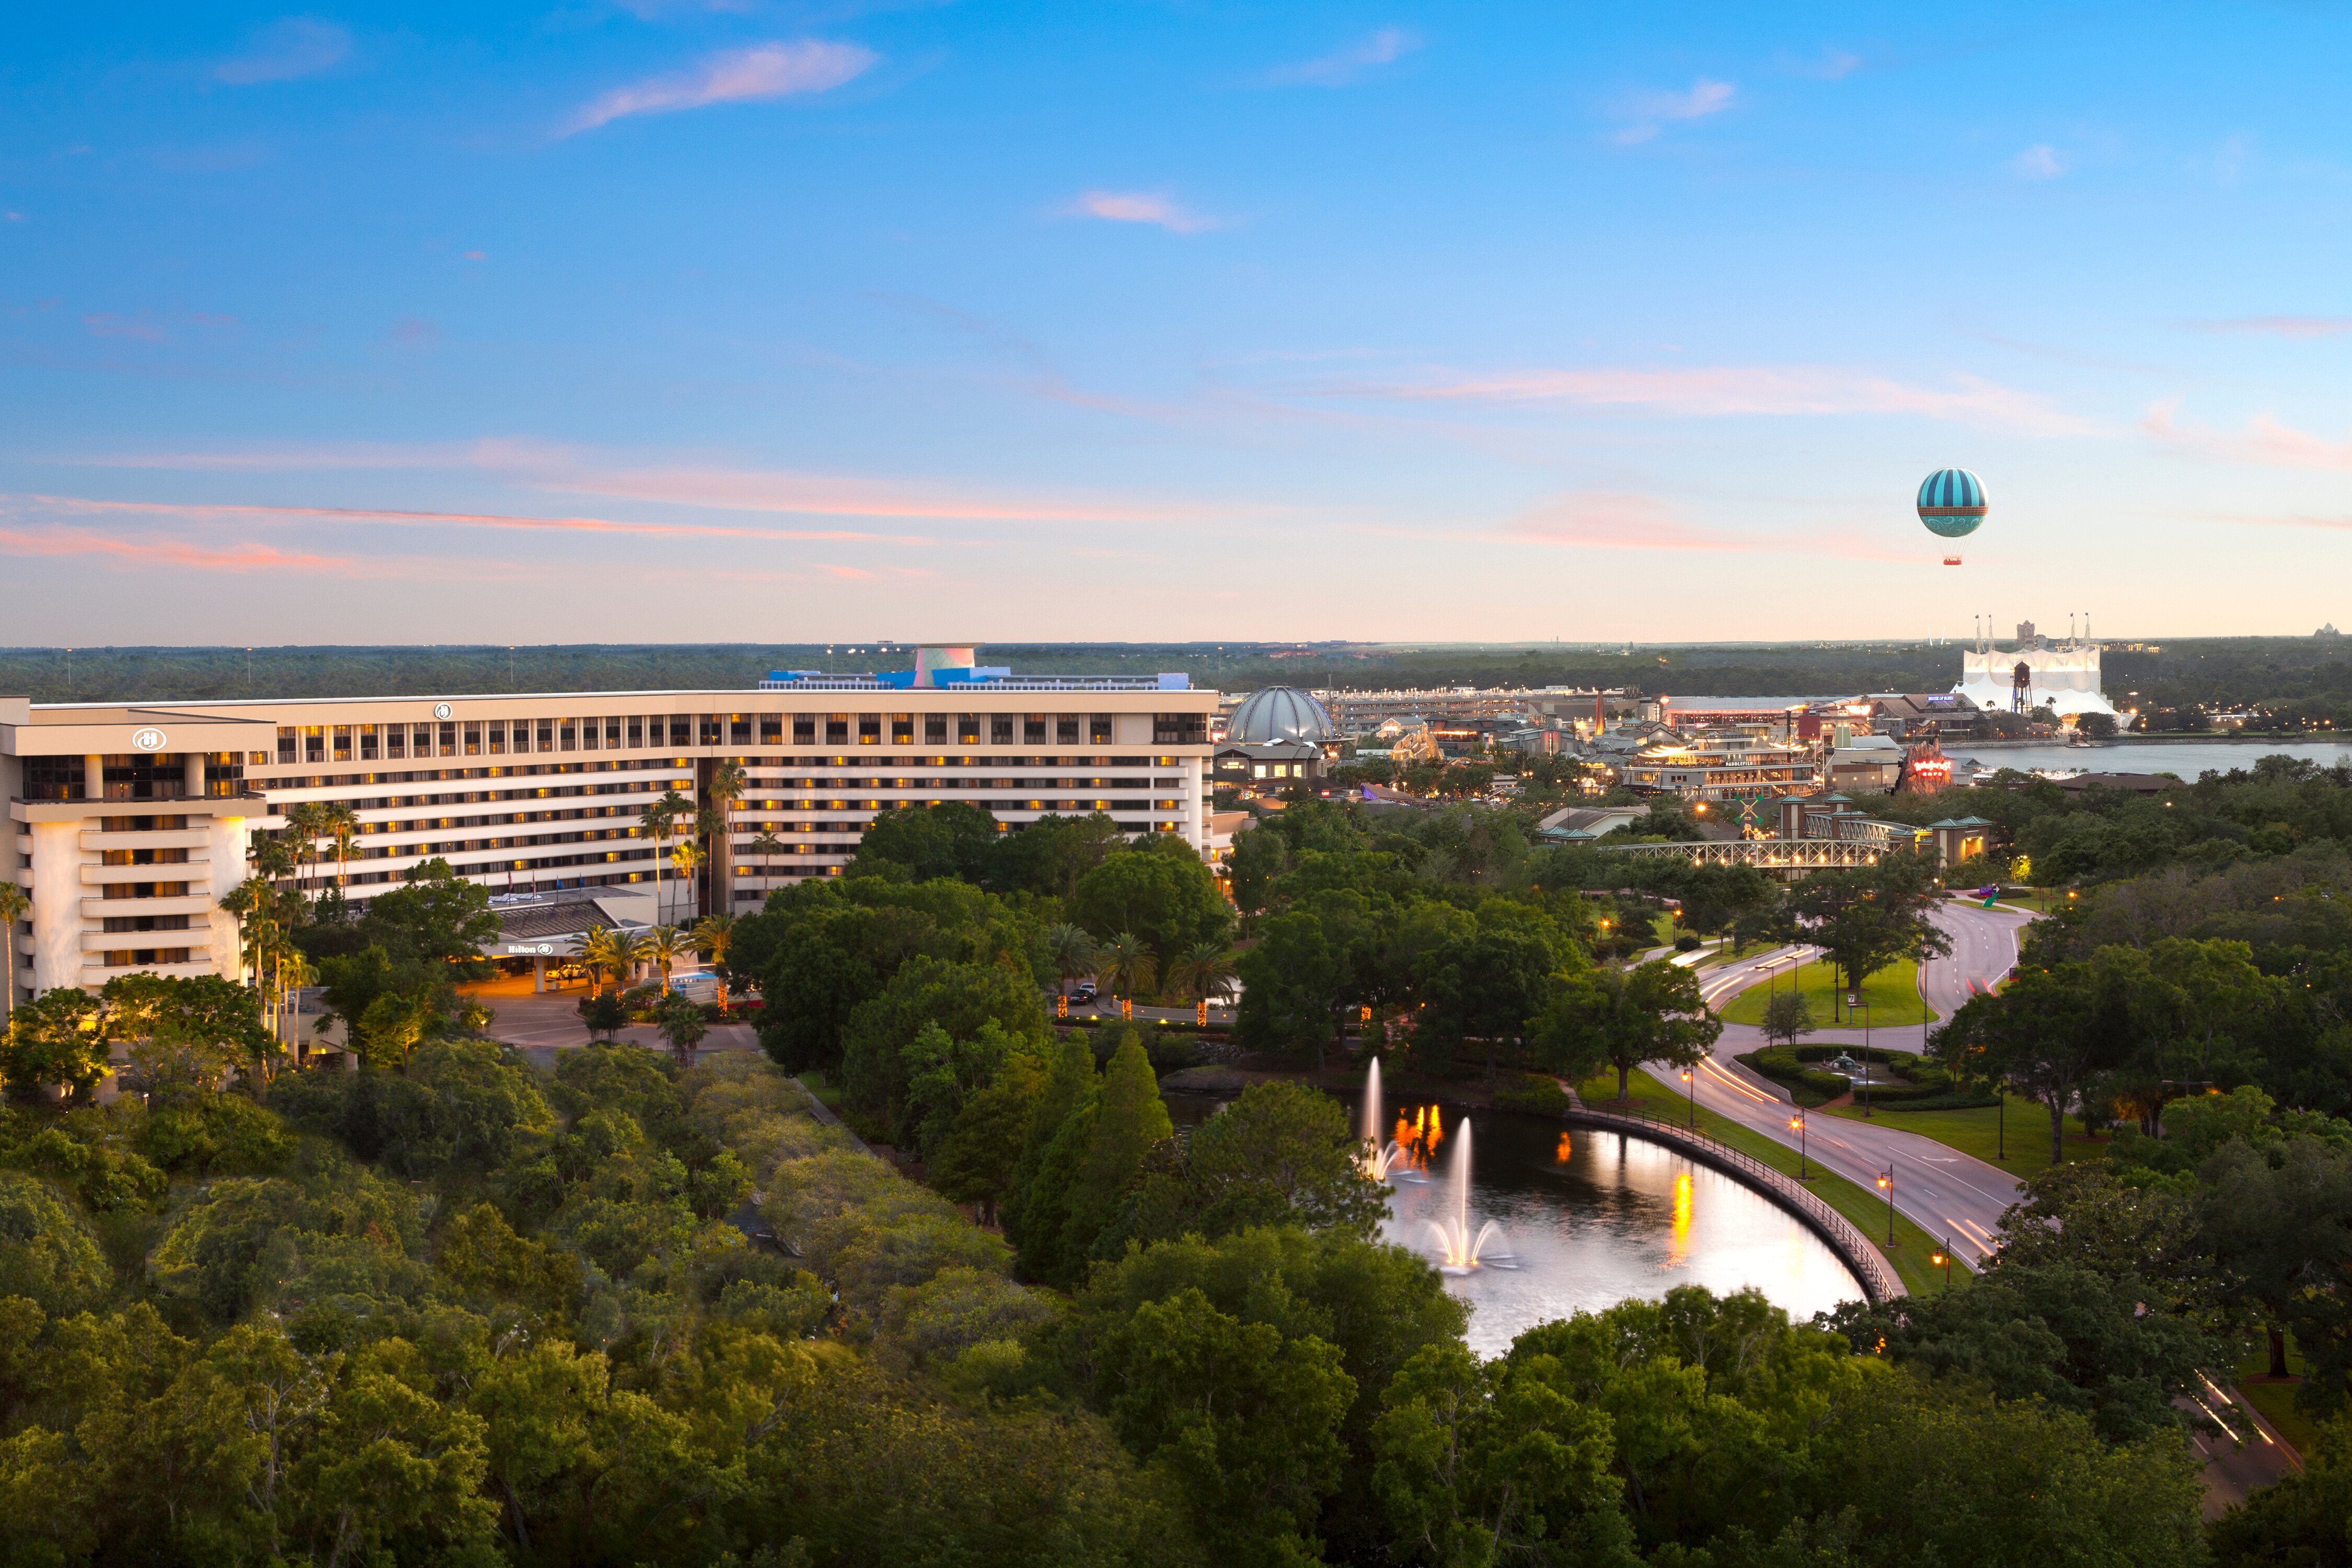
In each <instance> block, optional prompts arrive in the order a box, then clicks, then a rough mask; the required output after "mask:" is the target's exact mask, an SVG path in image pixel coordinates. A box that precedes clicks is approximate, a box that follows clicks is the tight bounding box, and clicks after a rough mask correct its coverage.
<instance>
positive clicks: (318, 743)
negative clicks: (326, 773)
mask: <svg viewBox="0 0 2352 1568" xmlns="http://www.w3.org/2000/svg"><path fill="white" fill-rule="evenodd" d="M302 760H303V761H304V762H306V763H323V762H325V761H326V760H327V731H326V730H325V728H324V727H323V726H321V725H318V724H305V725H303V726H302Z"/></svg>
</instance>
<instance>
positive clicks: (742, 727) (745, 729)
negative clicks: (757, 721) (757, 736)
mask: <svg viewBox="0 0 2352 1568" xmlns="http://www.w3.org/2000/svg"><path fill="white" fill-rule="evenodd" d="M727 743H728V744H729V745H730V746H748V745H750V744H751V715H750V714H749V713H730V714H729V715H727Z"/></svg>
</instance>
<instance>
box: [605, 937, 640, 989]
mask: <svg viewBox="0 0 2352 1568" xmlns="http://www.w3.org/2000/svg"><path fill="white" fill-rule="evenodd" d="M607 943H608V945H609V946H610V947H611V949H612V952H613V957H612V963H613V988H614V990H616V991H618V990H625V989H626V987H625V985H623V984H622V982H624V981H625V980H629V979H633V978H635V974H636V969H637V965H638V964H640V963H644V962H645V961H646V933H645V932H644V931H614V932H613V933H612V935H611V936H610V937H609V938H608V939H607Z"/></svg>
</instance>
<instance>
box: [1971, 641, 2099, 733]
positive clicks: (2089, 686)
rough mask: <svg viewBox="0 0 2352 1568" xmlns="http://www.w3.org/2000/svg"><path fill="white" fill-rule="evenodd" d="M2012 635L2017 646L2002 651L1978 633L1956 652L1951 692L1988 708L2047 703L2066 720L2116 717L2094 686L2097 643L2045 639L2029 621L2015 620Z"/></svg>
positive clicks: (2020, 708) (2023, 709)
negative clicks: (1974, 641) (1974, 643)
mask: <svg viewBox="0 0 2352 1568" xmlns="http://www.w3.org/2000/svg"><path fill="white" fill-rule="evenodd" d="M2017 637H2018V646H2017V647H2013V648H2010V649H2008V650H2006V651H2003V650H2001V649H1999V648H1996V647H1994V646H1993V643H1992V639H1991V637H1990V636H1984V635H1979V637H1978V640H1977V646H1976V647H1973V648H1971V649H1969V651H1968V652H1966V653H1964V654H1962V655H1961V656H1960V683H1959V684H1958V686H1955V687H1953V688H1952V692H1953V694H1954V695H1955V696H1958V697H1965V698H1967V699H1968V700H1969V701H1970V702H1972V703H1974V704H1975V705H1976V706H1977V707H1979V708H1981V709H1987V710H1991V711H1993V712H2012V713H2031V712H2032V711H2033V710H2035V709H2037V708H2047V709H2049V710H2052V711H2053V712H2054V713H2056V714H2057V715H2058V717H2059V719H2060V721H2063V722H2065V723H2068V724H2071V723H2073V722H2074V721H2075V720H2077V719H2080V718H2081V717H2083V716H2084V714H2086V713H2102V714H2105V716H2106V717H2108V718H2110V719H2118V720H2119V719H2121V718H2122V715H2121V714H2119V713H2117V712H2116V710H2115V707H2114V705H2113V704H2111V703H2110V702H2108V700H2107V698H2106V693H2105V691H2103V690H2102V689H2100V684H2101V683H2100V677H2099V645H2098V644H2096V643H2095V642H2092V641H2091V640H2090V639H2089V638H2088V637H2080V638H2077V637H2072V636H2069V637H2067V638H2066V640H2065V641H2064V642H2062V643H2058V644H2055V645H2049V644H2045V643H2044V642H2043V641H2042V638H2041V637H2039V636H2037V635H2035V633H2034V630H2033V623H2032V621H2025V622H2021V623H2020V625H2019V626H2018V628H2017Z"/></svg>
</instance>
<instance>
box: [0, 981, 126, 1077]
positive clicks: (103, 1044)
mask: <svg viewBox="0 0 2352 1568" xmlns="http://www.w3.org/2000/svg"><path fill="white" fill-rule="evenodd" d="M104 1024H105V1014H104V1010H103V1009H102V1008H101V1007H100V1005H99V1001H98V998H97V997H95V996H92V995H89V994H87V993H86V992H84V991H82V990H80V989H79V987H76V986H70V985H61V986H58V987H56V988H55V989H53V990H49V991H45V992H43V993H42V994H40V995H38V996H36V997H35V998H33V1000H31V1001H30V1002H27V1003H26V1004H25V1005H23V1006H21V1007H19V1008H17V1009H16V1012H15V1014H14V1015H12V1016H10V1018H9V1020H8V1035H7V1039H6V1042H5V1050H0V1077H5V1079H6V1080H7V1084H8V1089H9V1092H10V1093H11V1094H13V1095H15V1096H16V1097H17V1098H18V1099H20V1100H22V1099H30V1098H31V1097H32V1096H33V1095H34V1094H35V1093H37V1091H38V1090H39V1089H40V1088H41V1086H42V1085H44V1084H57V1085H58V1086H60V1087H62V1088H63V1089H65V1090H66V1091H67V1092H68V1094H69V1095H71V1096H72V1097H73V1098H74V1099H76V1100H83V1099H86V1098H88V1096H89V1091H90V1090H91V1089H93V1088H94V1087H96V1085H97V1083H98V1080H99V1079H102V1078H104V1077H105V1076H106V1068H107V1058H108V1057H109V1055H110V1052H111V1047H112V1042H111V1041H110V1040H109V1039H108V1038H107V1036H106V1032H105V1028H104Z"/></svg>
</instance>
